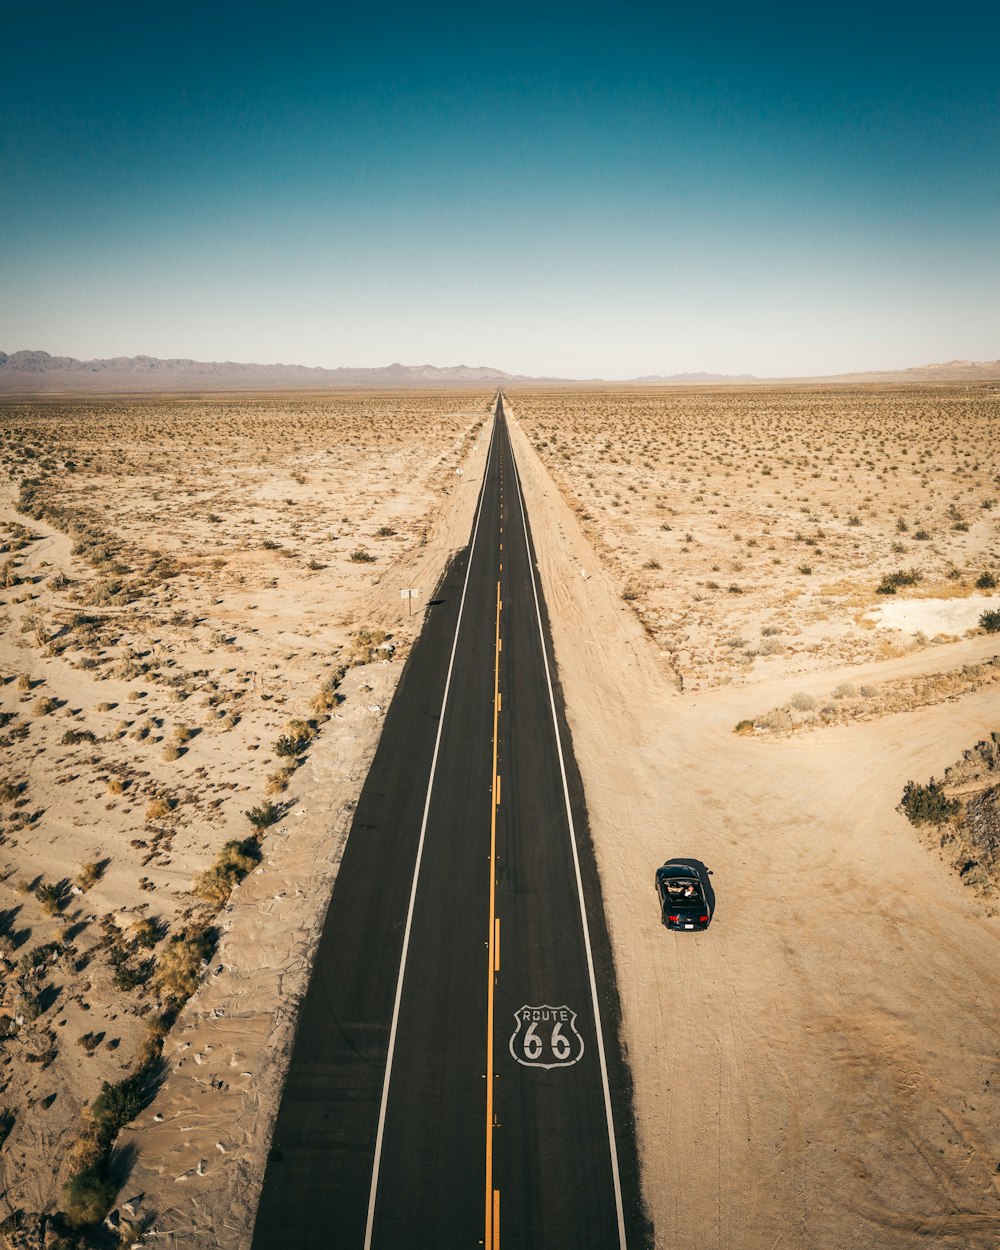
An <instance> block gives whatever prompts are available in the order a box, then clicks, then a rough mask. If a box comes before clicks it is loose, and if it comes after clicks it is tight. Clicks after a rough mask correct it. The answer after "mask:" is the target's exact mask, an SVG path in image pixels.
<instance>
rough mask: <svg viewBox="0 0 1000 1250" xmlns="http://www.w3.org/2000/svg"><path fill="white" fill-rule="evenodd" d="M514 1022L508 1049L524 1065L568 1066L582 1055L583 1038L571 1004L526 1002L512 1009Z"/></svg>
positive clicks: (541, 1066) (529, 1066)
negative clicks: (534, 1003) (536, 1004)
mask: <svg viewBox="0 0 1000 1250" xmlns="http://www.w3.org/2000/svg"><path fill="white" fill-rule="evenodd" d="M514 1022H515V1027H514V1032H513V1033H512V1034H511V1038H510V1043H509V1045H508V1049H509V1050H510V1053H511V1055H512V1056H513V1058H514V1059H515V1060H516V1061H517V1062H518V1063H520V1064H523V1065H524V1067H526V1068H569V1067H572V1065H573V1064H574V1063H579V1062H580V1060H581V1059H582V1058H583V1050H584V1046H583V1038H582V1037H581V1036H580V1031H579V1029H577V1027H576V1012H575V1011H574V1010H573V1009H572V1008H571V1007H567V1006H566V1005H565V1004H563V1005H562V1006H561V1007H551V1006H549V1004H548V1003H543V1004H542V1005H541V1006H540V1007H531V1006H529V1005H528V1004H527V1003H526V1004H525V1005H524V1006H523V1007H520V1008H519V1009H518V1010H517V1011H515V1012H514Z"/></svg>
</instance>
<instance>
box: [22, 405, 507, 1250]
mask: <svg viewBox="0 0 1000 1250" xmlns="http://www.w3.org/2000/svg"><path fill="white" fill-rule="evenodd" d="M489 413H490V402H489V396H488V395H485V394H482V393H476V394H470V393H469V392H464V393H462V392H454V391H452V392H450V393H423V394H419V395H416V394H402V395H400V394H398V393H397V394H393V395H391V396H386V395H382V394H372V393H352V394H343V395H333V396H322V397H312V396H310V397H307V398H303V397H301V396H299V397H296V396H268V397H254V396H240V397H232V396H229V397H200V398H199V397H183V398H160V397H157V398H155V399H154V398H135V399H128V398H122V397H115V398H114V399H103V400H102V399H89V398H88V399H86V400H82V399H81V400H75V401H72V400H68V399H59V398H52V399H47V400H45V401H39V402H14V401H11V402H8V403H6V404H4V405H3V406H2V407H0V468H2V470H3V473H2V476H0V552H2V554H0V566H2V567H0V620H2V626H3V628H2V642H0V891H2V895H0V969H2V973H3V990H2V994H3V998H2V1005H0V1056H2V1057H0V1063H2V1067H0V1138H2V1139H3V1148H2V1154H0V1189H2V1192H3V1209H2V1210H0V1223H2V1222H3V1221H4V1220H6V1221H7V1223H6V1224H5V1225H4V1227H5V1229H7V1230H8V1236H9V1238H10V1240H11V1243H12V1244H41V1238H42V1236H43V1235H44V1225H45V1219H44V1218H43V1217H47V1216H51V1215H52V1214H53V1213H54V1212H56V1211H61V1212H62V1213H63V1215H64V1216H65V1217H67V1220H68V1222H69V1223H70V1224H74V1223H75V1224H78V1225H83V1224H87V1223H88V1222H90V1221H91V1220H92V1219H93V1218H95V1217H97V1218H98V1219H99V1218H100V1217H101V1216H102V1215H103V1209H106V1207H107V1206H108V1205H109V1204H110V1203H111V1201H112V1199H113V1198H114V1195H115V1194H116V1192H117V1190H118V1189H119V1186H120V1185H123V1184H124V1185H125V1189H124V1190H123V1191H122V1193H121V1195H120V1197H119V1198H118V1199H117V1200H116V1201H117V1203H118V1205H119V1208H120V1212H121V1216H122V1220H123V1224H122V1230H121V1238H122V1241H123V1244H127V1243H129V1242H130V1240H131V1238H132V1236H133V1235H134V1234H135V1232H136V1231H137V1230H138V1229H139V1228H140V1227H143V1226H145V1225H146V1224H148V1223H149V1222H150V1220H151V1219H153V1218H154V1217H155V1218H156V1220H157V1227H158V1228H159V1229H161V1230H162V1231H163V1232H165V1233H170V1232H172V1231H175V1230H176V1231H178V1235H180V1236H181V1237H182V1238H183V1237H187V1238H188V1239H189V1240H188V1241H186V1242H185V1244H204V1245H220V1246H221V1245H226V1244H236V1242H237V1241H238V1240H239V1238H240V1237H241V1236H245V1235H246V1233H247V1231H248V1229H249V1225H250V1222H251V1218H252V1209H253V1202H254V1198H255V1192H256V1190H255V1186H256V1185H257V1184H258V1183H259V1179H260V1176H259V1173H260V1171H261V1170H262V1168H263V1162H264V1159H265V1158H266V1150H267V1138H268V1130H269V1126H270V1117H271V1116H272V1115H273V1114H274V1112H275V1110H276V1099H277V1095H278V1093H279V1091H280V1079H281V1073H282V1063H283V1059H282V1053H283V1048H284V1047H285V1046H286V1044H287V1041H288V1035H289V1023H290V1013H291V1010H292V1007H293V1004H294V1002H295V999H296V996H297V995H298V993H300V992H301V991H302V990H303V989H304V986H305V981H306V978H307V976H308V969H309V958H310V952H311V949H312V945H313V943H314V941H315V938H316V935H317V931H318V926H319V924H320V923H321V920H322V915H323V910H324V908H325V904H326V900H327V898H328V896H329V889H330V885H331V883H332V880H333V877H334V875H335V872H336V865H337V863H338V862H339V857H340V853H341V850H342V846H343V840H344V838H345V836H346V831H347V828H348V826H349V821H350V812H351V806H352V804H353V801H354V800H355V799H356V797H357V793H358V791H359V790H360V786H361V782H362V781H363V778H364V774H365V770H366V766H367V762H368V760H369V759H370V756H371V754H372V752H373V750H374V746H375V743H376V740H377V736H378V730H379V726H380V723H381V716H382V713H383V711H384V708H385V705H386V703H387V702H388V699H389V698H390V696H391V693H392V690H393V688H394V685H395V682H396V680H397V678H398V672H399V669H400V667H401V660H402V658H403V657H404V656H405V654H406V652H407V648H408V645H409V643H410V641H411V640H412V637H413V635H414V631H415V628H416V626H417V624H418V622H419V620H420V616H419V608H420V607H421V606H422V602H423V601H425V600H426V599H427V598H428V597H429V596H430V594H431V592H432V590H433V587H434V584H435V583H436V581H437V579H438V577H439V576H440V573H441V572H442V571H443V568H444V565H445V562H446V560H447V558H448V555H449V553H450V551H451V550H452V549H453V548H454V547H457V546H460V545H462V544H464V542H465V541H467V536H468V529H469V524H470V521H471V515H472V508H473V505H474V500H475V492H476V485H477V478H478V476H479V474H478V473H477V472H476V469H477V467H481V463H482V460H481V457H482V452H483V448H484V446H485V440H483V439H482V438H479V439H478V440H477V433H478V432H479V431H480V430H481V427H482V425H483V422H484V420H485V419H486V418H487V417H488V416H489ZM463 464H464V465H465V466H466V469H467V472H468V476H466V477H464V478H461V477H459V476H457V475H456V474H455V469H456V467H459V466H461V465H463ZM404 586H405V587H410V586H415V587H420V588H421V590H422V596H421V599H420V600H416V601H415V606H416V608H417V609H418V611H417V612H416V613H415V614H414V616H413V617H412V618H410V617H409V615H408V614H407V610H406V607H407V605H406V604H404V603H403V602H402V601H401V600H400V597H399V591H400V589H401V588H402V587H404ZM244 878H245V880H244ZM240 882H242V885H241V886H240V888H239V890H238V891H236V894H235V895H234V894H233V891H234V889H235V887H236V886H237V885H238V884H239V883H240ZM206 969H207V970H206ZM199 986H200V988H199ZM196 990H197V993H195V991H196ZM192 995H194V996H193V997H192ZM154 1093H155V1097H153V1101H152V1102H151V1103H150V1102H149V1100H150V1097H151V1095H153V1094H154ZM147 1104H149V1105H147ZM137 1115H138V1119H136V1116H137ZM126 1126H129V1127H126ZM158 1187H159V1188H158ZM193 1190H196V1192H192V1191H193ZM140 1193H144V1194H145V1197H144V1198H143V1199H142V1200H141V1201H140V1202H135V1203H132V1204H131V1207H124V1206H122V1205H121V1203H122V1200H123V1199H125V1198H127V1197H131V1196H133V1195H138V1194H140ZM17 1212H21V1213H22V1216H21V1217H20V1218H18V1217H17V1216H16V1213H17ZM227 1221H228V1225H227ZM17 1224H20V1225H21V1226H22V1231H21V1232H16V1231H13V1230H14V1228H15V1225H17ZM64 1231H66V1229H65V1226H64ZM48 1236H49V1240H50V1241H51V1240H52V1238H53V1236H54V1232H53V1229H52V1228H51V1227H50V1228H49V1231H48ZM109 1236H110V1234H109ZM191 1236H195V1239H196V1240H195V1243H191V1242H190V1238H191ZM199 1236H200V1237H203V1238H204V1240H203V1241H200V1242H199V1241H197V1238H198V1237H199ZM112 1240H113V1239H112ZM46 1244H49V1242H46Z"/></svg>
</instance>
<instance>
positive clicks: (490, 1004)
mask: <svg viewBox="0 0 1000 1250" xmlns="http://www.w3.org/2000/svg"><path fill="white" fill-rule="evenodd" d="M502 607H503V605H502V603H501V601H500V582H499V581H497V618H496V649H495V651H494V655H493V779H494V792H493V803H492V804H491V805H490V808H491V811H490V927H489V935H490V936H489V963H488V965H487V968H488V979H487V982H486V1239H485V1244H486V1246H487V1247H489V1248H490V1250H499V1245H500V1193H499V1191H498V1190H495V1189H494V1188H493V1010H494V994H495V990H496V974H497V970H498V969H499V966H500V963H499V961H500V920H499V917H498V916H497V914H496V905H497V874H496V857H497V808H498V807H499V806H500V774H499V772H498V771H497V757H498V751H499V737H498V733H497V730H498V726H499V720H500V650H501V640H500V612H501V609H502Z"/></svg>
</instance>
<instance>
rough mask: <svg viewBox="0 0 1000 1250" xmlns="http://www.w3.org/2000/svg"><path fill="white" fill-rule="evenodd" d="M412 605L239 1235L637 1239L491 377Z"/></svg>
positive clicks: (564, 771)
mask: <svg viewBox="0 0 1000 1250" xmlns="http://www.w3.org/2000/svg"><path fill="white" fill-rule="evenodd" d="M428 611H429V617H428V619H427V621H426V622H425V625H424V628H423V630H422V632H421V635H420V638H419V639H418V641H417V643H416V644H415V646H414V648H413V651H412V653H411V655H410V657H409V659H408V661H407V663H406V666H405V669H404V672H403V674H402V677H401V679H400V683H399V687H398V689H397V691H396V694H395V696H394V698H393V700H392V703H391V705H390V707H389V711H388V713H387V715H386V720H385V725H384V727H383V731H382V736H381V739H380V742H379V746H378V750H377V752H376V755H375V759H374V761H373V763H372V767H371V770H370V772H369V775H368V778H367V781H366V783H365V786H364V789H363V791H362V794H361V797H360V800H359V802H358V807H357V810H356V812H355V817H354V822H353V825H352V828H351V832H350V836H349V838H348V841H347V845H346V848H345V851H344V858H343V862H342V864H341V867H340V871H339V873H338V876H337V880H336V883H335V886H334V890H333V895H332V899H331V903H330V907H329V910H328V913H327V917H326V921H325V925H324V929H323V934H322V938H321V941H320V945H319V949H318V952H317V956H316V960H315V964H314V967H313V972H312V979H311V982H310V985H309V989H308V991H307V994H306V997H305V999H304V1000H303V1003H302V1007H301V1012H300V1016H299V1024H298V1029H297V1033H296V1038H295V1043H294V1047H293V1050H292V1055H291V1062H290V1066H289V1070H288V1077H287V1080H286V1083H285V1088H284V1093H283V1096H282V1102H281V1107H280V1110H279V1113H278V1118H277V1122H276V1125H275V1130H274V1137H273V1141H272V1145H271V1152H270V1155H269V1158H268V1164H267V1173H266V1176H265V1181H264V1189H263V1193H262V1196H261V1201H260V1207H259V1209H258V1213H257V1222H256V1226H255V1229H254V1240H253V1246H254V1250H272V1248H273V1250H285V1248H286V1247H287V1248H292V1247H294V1248H295V1250H313V1248H315V1250H319V1248H320V1247H322V1248H323V1250H349V1248H350V1250H353V1248H355V1247H357V1250H400V1248H401V1247H418V1248H422V1247H428V1248H432V1247H433V1248H434V1250H452V1248H453V1247H454V1248H455V1250H459V1248H461V1247H468V1248H469V1250H475V1248H476V1247H477V1246H485V1247H487V1250H500V1247H504V1248H506V1247H524V1248H531V1250H627V1248H628V1250H640V1248H641V1247H643V1246H645V1245H646V1244H647V1241H648V1234H647V1227H646V1222H645V1219H644V1217H643V1212H642V1205H641V1199H640V1195H639V1180H638V1164H637V1155H636V1145H635V1135H634V1128H633V1123H632V1115H631V1099H630V1087H629V1080H628V1071H627V1068H626V1065H625V1063H624V1060H623V1057H622V1054H621V1051H620V1047H619V1042H618V998H617V991H616V989H615V981H614V969H613V965H612V961H611V954H610V945H609V942H608V935H607V930H606V926H605V920H604V913H603V909H602V905H601V897H600V888H599V882H598V877H597V872H596V868H595V865H594V859H593V854H592V850H591V846H590V839H589V833H588V828H587V823H586V813H585V810H584V804H583V791H582V786H581V783H580V778H579V774H578V772H577V769H576V765H575V762H574V760H573V757H572V748H571V743H570V737H569V732H568V729H567V727H566V721H565V716H564V712H563V706H562V698H561V694H560V690H559V685H558V680H557V676H556V671H555V664H554V660H553V656H552V648H551V642H550V638H549V626H548V617H547V615H546V610H545V604H544V600H543V597H542V590H541V585H540V582H539V578H538V573H537V569H536V565H535V559H534V550H533V546H532V541H531V532H530V527H529V524H528V518H527V513H526V510H525V504H524V498H523V495H522V493H521V486H520V480H519V478H518V474H517V468H516V465H515V463H514V459H513V455H512V452H511V446H510V441H509V438H508V433H507V422H506V417H505V414H504V403H503V395H502V393H501V394H500V395H498V398H497V406H496V412H495V419H494V422H493V429H492V435H491V438H490V446H489V450H488V458H487V463H486V470H485V473H484V478H483V483H482V486H481V488H480V494H479V501H478V506H477V509H476V515H475V522H474V525H473V530H472V535H471V537H470V541H469V545H468V547H467V548H465V549H464V550H463V551H461V552H460V553H458V555H457V556H456V557H455V559H454V560H452V562H451V563H450V565H449V567H448V569H447V571H446V573H445V575H444V577H443V579H442V581H441V583H440V585H439V586H438V588H437V590H436V592H435V595H434V600H433V603H432V606H431V607H430V608H429V609H428ZM643 884H645V883H643ZM637 888H638V887H637Z"/></svg>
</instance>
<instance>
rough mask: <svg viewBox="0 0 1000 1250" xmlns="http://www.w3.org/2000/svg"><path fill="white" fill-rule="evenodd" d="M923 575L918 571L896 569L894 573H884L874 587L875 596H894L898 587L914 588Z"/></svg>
mask: <svg viewBox="0 0 1000 1250" xmlns="http://www.w3.org/2000/svg"><path fill="white" fill-rule="evenodd" d="M922 579H923V574H922V573H921V572H920V571H919V570H918V569H910V570H909V571H907V570H904V569H897V570H896V571H895V572H894V573H885V574H883V576H882V580H881V581H880V582H879V584H878V585H877V586H876V587H875V593H876V594H877V595H894V594H895V593H896V591H897V590H898V589H899V587H900V586H916V585H917V583H918V582H920V581H922Z"/></svg>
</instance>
